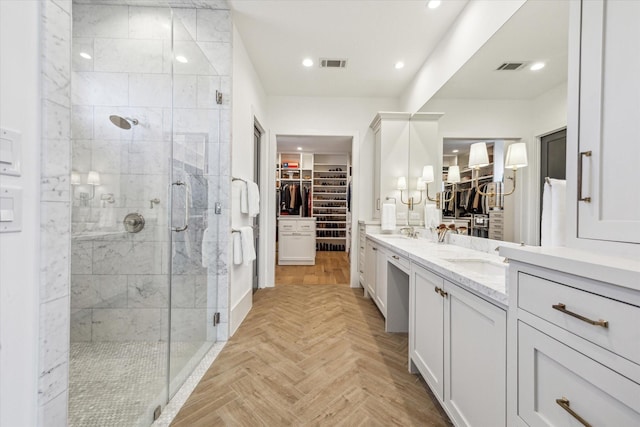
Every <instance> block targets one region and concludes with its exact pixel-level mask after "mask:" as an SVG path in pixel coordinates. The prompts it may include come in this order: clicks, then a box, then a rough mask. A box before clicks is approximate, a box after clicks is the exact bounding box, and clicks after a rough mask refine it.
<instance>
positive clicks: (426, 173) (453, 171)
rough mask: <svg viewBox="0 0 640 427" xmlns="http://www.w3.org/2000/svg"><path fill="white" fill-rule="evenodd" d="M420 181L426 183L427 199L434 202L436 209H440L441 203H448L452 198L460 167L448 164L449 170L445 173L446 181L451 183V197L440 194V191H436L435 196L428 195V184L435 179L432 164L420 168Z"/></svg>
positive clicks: (458, 178) (458, 179) (458, 180)
mask: <svg viewBox="0 0 640 427" xmlns="http://www.w3.org/2000/svg"><path fill="white" fill-rule="evenodd" d="M422 181H423V182H424V183H425V184H426V188H427V199H428V200H430V201H432V202H436V209H440V204H441V203H442V204H444V203H449V202H450V201H451V200H453V198H454V196H455V194H456V191H457V190H456V184H458V183H459V182H460V167H459V166H458V165H452V166H449V172H448V173H447V180H446V182H448V183H449V184H453V188H452V190H451V197H449V198H448V199H447V198H444V197H443V196H442V192H437V193H436V197H435V198H433V197H431V196H430V195H429V184H430V183H432V182H433V181H435V177H434V174H433V166H432V165H427V166H425V167H424V168H423V169H422Z"/></svg>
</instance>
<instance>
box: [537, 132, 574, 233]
mask: <svg viewBox="0 0 640 427" xmlns="http://www.w3.org/2000/svg"><path fill="white" fill-rule="evenodd" d="M566 177H567V130H566V129H564V130H561V131H559V132H555V133H552V134H550V135H546V136H543V137H542V139H541V140H540V209H541V210H542V195H543V192H544V183H545V178H555V179H566ZM539 218H540V223H542V213H540V215H539ZM540 230H542V224H541V226H540ZM538 237H540V236H538Z"/></svg>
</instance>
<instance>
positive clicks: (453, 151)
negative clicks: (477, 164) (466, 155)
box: [451, 150, 460, 153]
mask: <svg viewBox="0 0 640 427" xmlns="http://www.w3.org/2000/svg"><path fill="white" fill-rule="evenodd" d="M459 151H460V150H451V152H452V153H457V152H459Z"/></svg>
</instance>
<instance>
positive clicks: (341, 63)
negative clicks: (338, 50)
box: [320, 58, 347, 68]
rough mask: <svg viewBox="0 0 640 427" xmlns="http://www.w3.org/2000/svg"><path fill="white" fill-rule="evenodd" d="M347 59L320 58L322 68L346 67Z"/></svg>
mask: <svg viewBox="0 0 640 427" xmlns="http://www.w3.org/2000/svg"><path fill="white" fill-rule="evenodd" d="M346 67H347V60H346V59H328V58H320V68H346Z"/></svg>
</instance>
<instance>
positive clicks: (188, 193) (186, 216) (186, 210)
mask: <svg viewBox="0 0 640 427" xmlns="http://www.w3.org/2000/svg"><path fill="white" fill-rule="evenodd" d="M171 185H172V186H173V185H175V186H178V187H179V186H184V188H185V193H184V225H183V226H182V227H173V228H172V230H173V231H177V232H181V231H185V230H186V229H187V228H189V199H190V198H191V191H190V190H189V185H187V183H186V182H182V181H176V182H174V183H172V184H171Z"/></svg>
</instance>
